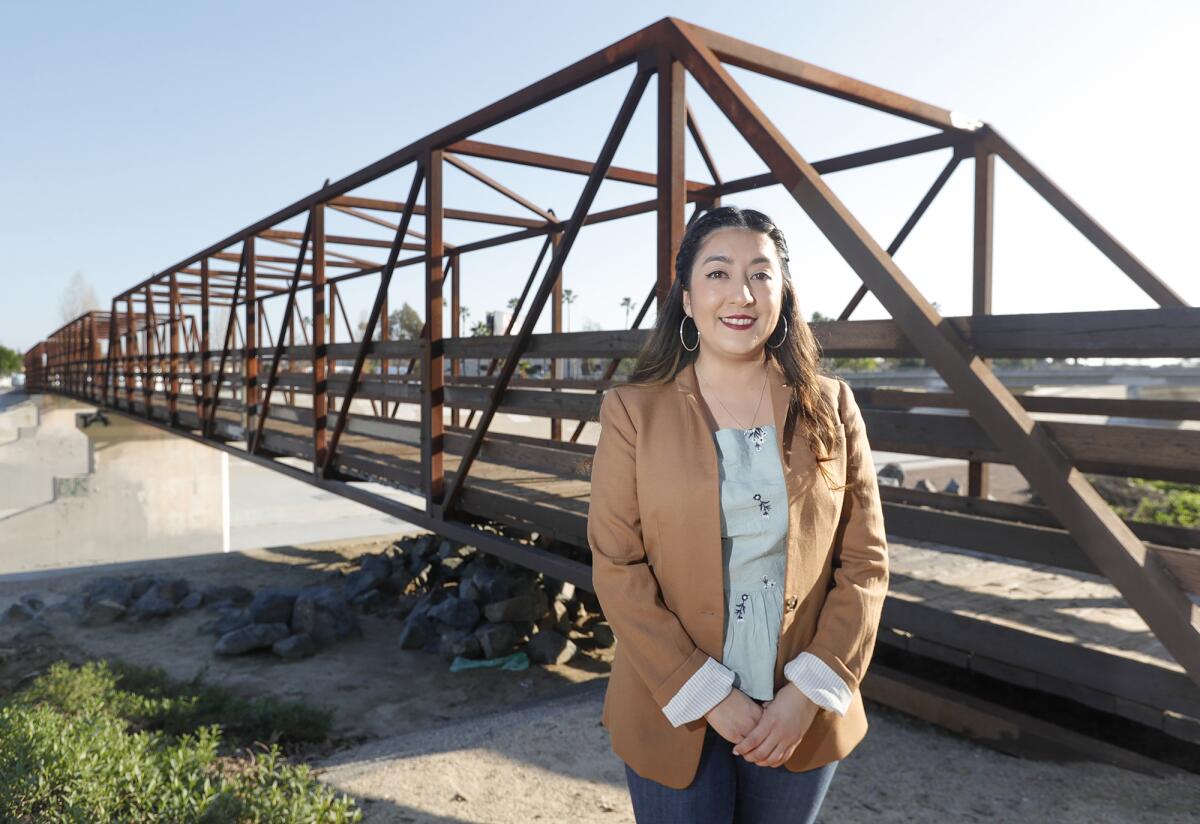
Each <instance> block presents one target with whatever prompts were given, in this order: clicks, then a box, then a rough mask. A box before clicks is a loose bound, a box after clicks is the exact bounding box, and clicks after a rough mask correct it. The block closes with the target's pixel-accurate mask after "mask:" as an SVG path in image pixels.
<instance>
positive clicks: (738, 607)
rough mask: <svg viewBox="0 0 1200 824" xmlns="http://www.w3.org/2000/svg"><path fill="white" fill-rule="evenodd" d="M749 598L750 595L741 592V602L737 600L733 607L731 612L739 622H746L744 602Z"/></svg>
mask: <svg viewBox="0 0 1200 824" xmlns="http://www.w3.org/2000/svg"><path fill="white" fill-rule="evenodd" d="M749 598H750V594H749V593H747V592H743V593H742V597H741V600H739V601H738V602H737V603H736V604H735V605H734V607H733V611H734V613H735V614H736V615H737V619H738V620H739V621H745V620H746V601H747V600H748V599H749Z"/></svg>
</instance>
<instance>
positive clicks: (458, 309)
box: [450, 254, 463, 426]
mask: <svg viewBox="0 0 1200 824" xmlns="http://www.w3.org/2000/svg"><path fill="white" fill-rule="evenodd" d="M461 265H462V256H461V255H455V254H452V255H450V272H451V277H452V278H453V280H451V281H450V337H452V338H458V337H461V336H462V332H463V329H462V301H461V297H462V270H461V269H460V268H459V267H460V266H461ZM461 375H462V358H451V360H450V377H451V378H452V379H453V382H455V383H457V382H458V380H459V377H460V376H461ZM460 413H461V410H460V409H459V407H457V406H452V407H450V425H451V426H458V425H459V415H460Z"/></svg>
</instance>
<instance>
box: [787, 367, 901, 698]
mask: <svg viewBox="0 0 1200 824" xmlns="http://www.w3.org/2000/svg"><path fill="white" fill-rule="evenodd" d="M838 384H839V389H840V398H839V408H840V415H841V419H842V423H843V424H844V425H845V427H846V484H847V489H846V490H845V492H844V493H843V494H844V496H845V498H844V502H843V504H842V515H841V519H840V521H839V523H838V529H837V533H836V538H835V546H834V554H833V587H832V588H831V589H830V590H829V592H828V593H827V594H826V596H825V603H824V604H823V605H822V607H821V613H820V615H819V616H818V618H817V629H816V634H815V635H814V636H813V640H812V643H811V644H809V645H808V647H807V648H806V649H805V651H806V652H809V653H811V654H812V655H815V656H816V657H817V658H820V659H821V660H822V661H823V662H824V663H825V664H826V665H827V666H828V667H829V668H830V669H831V670H833V671H834V672H835V673H837V675H838V676H839V677H840V678H841V679H842V681H844V682H845V684H846V686H848V687H849V688H850V689H851V690H852V691H854V690H857V689H858V688H859V684H860V682H861V681H862V678H863V676H864V675H866V672H867V666H868V664H870V662H871V656H872V654H873V652H874V648H875V638H876V635H877V634H878V631H879V620H880V617H881V616H882V613H883V603H884V601H885V600H886V598H887V590H888V577H889V573H888V546H887V538H886V536H885V534H884V524H883V503H882V502H881V501H880V498H879V484H878V481H877V480H876V476H875V462H874V459H873V458H872V457H871V445H870V444H869V443H868V442H867V429H866V426H865V424H864V423H863V419H862V414H861V412H860V411H859V408H858V403H857V401H855V399H854V392H853V390H851V388H850V385H849V384H847V383H846V382H845V381H842V380H839V381H838ZM856 486H857V487H859V490H857V491H856V490H855V489H853V488H852V487H856Z"/></svg>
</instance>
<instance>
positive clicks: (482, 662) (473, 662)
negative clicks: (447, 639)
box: [450, 652, 529, 672]
mask: <svg viewBox="0 0 1200 824" xmlns="http://www.w3.org/2000/svg"><path fill="white" fill-rule="evenodd" d="M483 668H491V669H501V670H509V671H511V672H516V671H518V670H527V669H529V656H528V655H526V654H525V653H524V652H514V653H512V654H511V655H502V656H500V657H499V658H463V657H462V656H461V655H456V656H455V657H454V660H453V661H452V662H450V671H451V672H461V671H462V670H469V669H483Z"/></svg>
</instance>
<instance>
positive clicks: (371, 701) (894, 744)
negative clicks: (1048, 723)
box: [0, 539, 1200, 824]
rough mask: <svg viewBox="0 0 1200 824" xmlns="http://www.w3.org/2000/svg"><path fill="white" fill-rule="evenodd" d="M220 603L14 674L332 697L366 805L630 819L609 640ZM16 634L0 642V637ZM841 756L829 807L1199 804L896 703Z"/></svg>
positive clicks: (299, 554)
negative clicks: (257, 647) (91, 661)
mask: <svg viewBox="0 0 1200 824" xmlns="http://www.w3.org/2000/svg"><path fill="white" fill-rule="evenodd" d="M388 543H390V539H379V540H371V541H358V542H354V543H327V544H317V545H311V546H306V547H303V548H301V547H292V546H288V547H273V548H269V549H263V550H256V551H251V552H246V553H230V554H226V555H215V556H201V557H195V558H185V559H171V560H168V561H161V562H160V561H153V562H140V563H138V564H131V565H127V567H126V568H122V569H117V570H113V569H106V570H104V571H103V572H100V571H95V570H80V571H73V572H71V573H68V574H56V575H53V576H51V577H41V578H37V579H30V578H21V579H17V580H12V579H0V610H3V609H6V608H7V607H8V605H9V604H10V603H12V602H13V601H15V600H16V599H17V597H18V596H19V595H21V594H22V593H26V592H35V593H38V594H40V595H41V596H42V597H43V598H44V599H45V600H46V601H47V602H48V603H54V602H56V601H58V600H60V599H61V598H63V597H65V596H66V595H67V594H69V593H71V592H74V591H76V590H77V589H78V588H79V587H81V586H82V585H83V584H84V583H85V582H86V581H88V580H91V579H92V578H95V577H99V576H100V575H102V574H104V575H111V574H161V575H170V576H172V577H183V578H186V579H188V581H189V582H191V583H192V584H193V585H194V586H206V585H209V584H228V583H238V584H242V585H244V586H248V587H251V588H257V587H262V586H287V585H300V584H307V583H314V582H316V581H318V580H320V579H321V578H322V577H323V576H324V575H326V574H327V573H328V572H329V571H330V570H333V569H335V568H338V567H341V566H345V564H346V562H347V561H349V560H350V559H353V558H355V557H356V556H358V555H360V554H362V553H364V552H373V551H379V550H380V549H382V548H383V547H385V546H387V544H388ZM209 617H210V616H208V615H207V614H206V613H205V611H204V609H200V610H197V611H196V612H194V613H191V614H183V615H177V616H175V617H172V618H169V619H164V620H162V621H159V622H153V623H148V624H125V623H122V622H118V623H117V624H114V625H111V626H109V627H97V628H77V629H71V630H69V631H60V633H59V635H58V636H57V637H56V638H54V639H50V640H47V641H44V642H42V645H41V649H40V651H39V650H38V649H37V648H36V647H31V648H27V647H22V648H21V650H22V651H20V652H14V651H13V650H12V648H11V646H10V647H9V651H7V652H6V651H4V650H3V649H0V687H9V688H11V687H12V686H13V685H15V684H17V683H19V682H21V681H23V680H25V679H27V678H29V677H31V676H32V675H34V674H36V672H38V671H39V670H40V669H42V668H43V667H44V666H45V665H46V664H47V663H49V661H50V660H52V659H54V658H56V657H68V658H71V659H72V660H82V659H83V658H85V657H99V658H120V659H123V660H126V661H130V662H133V663H137V664H143V665H153V666H158V667H161V668H162V669H164V670H165V671H166V672H167V673H169V674H170V675H172V676H174V677H177V678H184V679H186V678H191V677H193V676H195V675H196V674H197V673H198V672H200V671H204V677H205V678H206V679H207V680H209V681H210V682H214V683H219V684H222V685H224V686H226V687H229V688H231V689H233V690H235V691H237V692H238V693H241V694H244V695H247V696H254V695H262V694H268V693H270V694H274V695H278V696H282V697H287V698H292V699H300V700H304V701H307V702H310V703H313V704H318V705H324V706H330V707H334V708H335V709H336V714H335V716H334V733H333V734H334V737H335V739H336V741H335V743H334V744H333V745H332V746H330V747H328V748H326V749H325V750H324V751H322V752H321V753H319V754H315V755H314V759H315V760H314V761H313V762H312V765H313V767H314V768H315V769H316V770H317V773H318V775H319V776H320V778H321V779H322V780H323V781H325V782H327V783H329V784H330V785H332V786H335V787H337V788H339V789H341V790H343V791H345V792H348V793H350V794H352V795H354V796H355V797H357V798H358V799H359V800H360V802H361V803H362V806H363V809H364V810H365V811H366V813H367V815H366V820H367V821H368V822H505V823H507V822H514V823H515V822H528V821H561V820H571V821H572V822H574V824H591V822H606V824H616V823H617V822H632V821H633V815H632V811H631V808H630V804H629V798H628V793H627V791H626V787H625V779H624V769H623V765H622V764H621V762H620V761H619V760H618V759H617V758H616V757H615V756H614V755H613V754H612V752H611V751H610V749H609V746H608V738H607V733H606V731H605V730H604V729H603V727H601V726H600V722H599V719H600V709H601V704H602V701H603V693H604V687H605V680H604V676H605V675H606V674H607V671H608V666H609V661H610V660H611V651H598V652H581V653H580V654H579V655H577V656H576V657H575V659H574V660H573V661H572V662H570V663H569V664H566V665H562V666H554V667H537V666H535V667H531V668H530V669H529V670H526V671H522V672H502V671H498V670H488V669H480V670H468V671H465V672H460V673H451V672H450V671H449V663H448V662H447V661H445V660H444V659H442V658H441V657H440V656H436V655H430V654H427V653H422V652H411V651H405V650H401V649H400V648H399V645H398V644H397V638H398V635H399V627H400V625H399V624H398V623H397V622H396V621H394V620H389V619H383V618H378V617H372V616H365V617H364V619H363V629H364V637H363V638H361V639H355V640H351V641H347V642H344V643H343V644H341V645H339V646H336V647H334V648H332V649H329V650H326V651H323V652H321V653H319V654H318V655H317V656H315V657H313V658H310V659H307V660H304V661H298V662H289V663H285V662H281V661H279V660H277V659H275V658H274V657H273V656H271V655H269V654H265V655H251V656H242V657H237V658H230V659H221V658H217V657H216V656H214V655H213V654H212V645H213V643H214V639H213V638H212V637H211V636H208V635H200V634H199V633H198V632H197V628H198V627H199V625H200V624H201V623H203V622H204V621H205V620H207V619H208V618H209ZM3 646H5V645H3V644H0V647H3ZM868 717H869V718H870V721H871V730H870V732H869V733H868V735H867V738H866V740H865V741H864V742H863V743H862V744H861V745H859V747H858V748H857V749H856V750H855V751H854V752H853V753H852V754H851V755H850V757H848V758H847V759H846V760H845V761H844V762H843V763H842V764H841V766H839V768H838V772H837V774H836V775H835V778H834V781H833V784H832V786H831V788H830V791H829V795H828V796H827V798H826V802H825V806H824V808H823V810H822V813H821V818H820V820H821V821H823V822H858V821H871V822H875V821H883V822H891V821H897V822H898V821H928V820H939V819H940V820H951V821H984V820H987V821H1038V822H1040V821H1055V822H1080V824H1082V822H1088V823H1089V824H1091V822H1131V821H1154V822H1175V821H1178V822H1184V821H1197V820H1200V816H1198V815H1197V812H1196V811H1197V810H1200V777H1197V776H1191V775H1188V776H1169V777H1162V778H1156V777H1151V776H1145V775H1141V774H1138V773H1133V772H1127V771H1124V770H1121V769H1118V768H1115V767H1111V766H1108V765H1102V764H1097V763H1091V762H1079V763H1049V762H1041V761H1029V760H1024V759H1019V758H1013V757H1011V756H1008V755H1004V754H1001V753H998V752H994V751H992V750H989V749H987V748H985V747H983V746H980V745H977V744H975V743H973V742H971V741H969V740H966V739H962V738H960V737H957V736H954V735H951V734H949V733H946V732H944V731H942V730H941V729H939V728H937V727H933V726H931V725H929V724H926V723H923V722H919V721H915V720H913V719H911V718H908V717H907V716H903V715H901V714H899V713H897V712H895V711H893V710H891V709H889V708H887V707H882V706H879V705H876V704H873V703H870V704H869V706H868Z"/></svg>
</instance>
